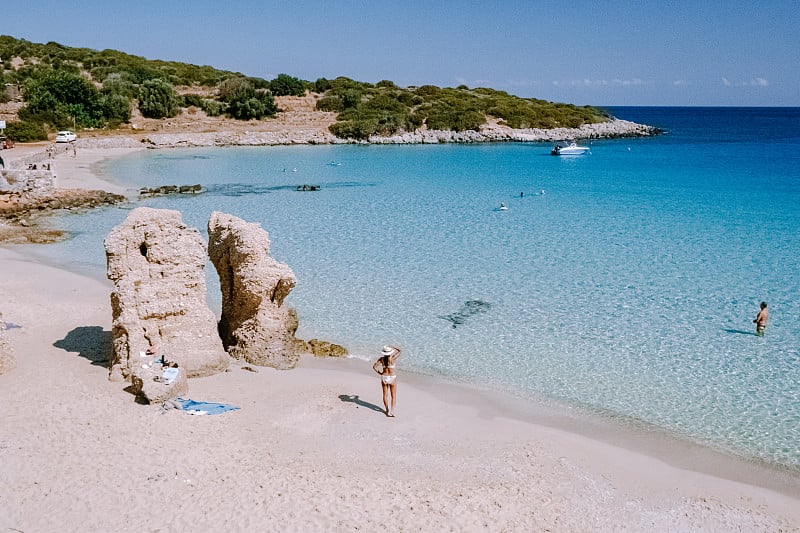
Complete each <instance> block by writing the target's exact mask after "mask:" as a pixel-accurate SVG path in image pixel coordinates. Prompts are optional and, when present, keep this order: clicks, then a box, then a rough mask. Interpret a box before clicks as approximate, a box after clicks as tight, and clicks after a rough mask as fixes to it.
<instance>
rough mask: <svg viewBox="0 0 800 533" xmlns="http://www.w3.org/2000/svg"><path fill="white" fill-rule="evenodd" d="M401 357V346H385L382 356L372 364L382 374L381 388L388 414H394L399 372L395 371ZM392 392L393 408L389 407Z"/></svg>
mask: <svg viewBox="0 0 800 533" xmlns="http://www.w3.org/2000/svg"><path fill="white" fill-rule="evenodd" d="M398 357H400V348H398V347H397V346H384V347H383V350H382V351H381V356H380V357H379V358H378V360H377V361H375V364H374V365H372V369H373V370H374V371H375V372H377V373H378V374H379V375H380V376H381V389H383V406H384V407H386V416H394V404H395V398H396V393H397V374H395V373H394V368H395V361H396V360H397V358H398ZM390 394H391V398H392V400H391V406H392V407H391V409H390V408H389V395H390Z"/></svg>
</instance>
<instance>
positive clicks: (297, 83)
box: [269, 74, 307, 96]
mask: <svg viewBox="0 0 800 533" xmlns="http://www.w3.org/2000/svg"><path fill="white" fill-rule="evenodd" d="M306 85H307V84H306V82H304V81H303V80H301V79H299V78H295V77H294V76H289V75H288V74H278V77H277V78H275V79H274V80H272V81H270V82H269V90H270V91H272V94H273V95H274V96H305V94H306Z"/></svg>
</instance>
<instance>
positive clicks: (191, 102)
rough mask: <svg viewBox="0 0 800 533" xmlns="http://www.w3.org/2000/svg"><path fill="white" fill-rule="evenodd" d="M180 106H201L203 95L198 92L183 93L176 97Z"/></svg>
mask: <svg viewBox="0 0 800 533" xmlns="http://www.w3.org/2000/svg"><path fill="white" fill-rule="evenodd" d="M178 102H179V103H180V106H181V107H190V106H194V107H200V108H202V107H203V97H202V96H200V95H199V94H184V95H183V96H181V97H179V98H178Z"/></svg>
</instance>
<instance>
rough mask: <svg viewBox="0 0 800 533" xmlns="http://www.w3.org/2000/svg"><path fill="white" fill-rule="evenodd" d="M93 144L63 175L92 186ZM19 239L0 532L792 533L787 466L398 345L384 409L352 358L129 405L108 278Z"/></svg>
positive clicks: (8, 302) (798, 489) (5, 378)
mask: <svg viewBox="0 0 800 533" xmlns="http://www.w3.org/2000/svg"><path fill="white" fill-rule="evenodd" d="M119 153H123V152H119ZM119 153H117V152H115V154H116V155H119ZM103 158H104V155H103V154H102V153H98V154H92V153H89V152H88V151H87V152H86V153H79V154H78V157H77V158H75V162H74V166H73V167H71V169H70V170H69V171H67V170H64V167H62V168H61V169H60V170H59V172H60V174H59V180H61V179H62V177H63V180H64V181H67V180H69V181H68V182H69V183H70V185H69V186H70V187H75V186H79V184H82V183H87V184H88V183H94V181H93V180H101V177H98V176H93V175H92V170H93V169H95V170H96V169H97V168H98V167H97V166H96V163H97V162H99V161H101V160H102V159H103ZM66 174H69V175H66ZM31 250H32V248H31V247H24V246H13V247H9V246H7V247H4V248H0V272H2V276H0V312H2V313H3V316H4V319H5V320H6V321H8V322H11V323H13V324H15V325H19V326H21V327H18V328H12V329H10V330H8V334H9V336H10V339H11V342H12V344H13V346H14V347H15V350H16V359H17V367H16V369H14V370H12V371H11V372H9V373H7V374H4V375H0V480H1V481H2V482H1V483H0V530H3V531H24V532H34V531H37V532H38V531H103V532H106V531H353V530H360V531H376V530H386V531H645V530H649V531H725V532H727V531H800V479H798V477H797V476H796V475H791V474H787V473H782V472H778V471H775V470H770V469H768V468H766V467H761V466H758V465H753V464H751V463H748V462H745V461H742V460H737V459H736V458H732V457H728V456H725V455H723V454H720V453H716V452H713V451H710V450H707V449H704V448H700V447H697V446H692V445H689V444H686V443H683V442H680V441H677V440H675V439H672V438H669V437H668V436H666V435H661V434H659V433H658V432H655V431H649V430H641V431H638V432H637V431H635V430H628V429H625V428H624V427H622V426H621V425H615V424H613V423H611V422H604V421H602V420H598V419H595V418H591V417H585V416H583V415H581V414H578V413H572V412H569V411H567V410H564V409H562V410H559V409H553V408H548V407H546V406H543V405H538V404H536V403H534V402H528V401H523V400H520V399H516V398H512V397H508V396H504V395H502V394H499V393H496V392H491V391H485V390H481V389H478V388H470V387H466V386H463V385H458V384H452V383H447V382H445V381H444V380H442V379H435V378H429V377H425V376H418V375H414V374H412V373H409V372H404V370H403V368H402V359H401V360H400V361H399V372H398V373H399V378H398V379H399V382H398V383H399V384H398V392H399V398H398V407H397V417H396V418H387V417H386V416H385V415H384V414H383V413H382V412H381V406H380V404H381V396H380V386H379V382H378V378H377V376H376V375H375V374H373V373H372V371H371V369H370V363H368V362H364V361H359V360H355V359H350V360H323V359H315V358H313V357H307V358H304V359H303V360H302V361H301V364H300V367H299V368H297V369H295V370H291V371H276V370H272V369H268V368H259V369H258V370H259V371H258V372H256V373H253V372H249V371H246V370H244V369H242V368H240V367H239V366H238V365H236V364H234V365H232V367H231V370H230V371H229V372H227V373H224V374H219V375H217V376H213V377H210V378H203V379H194V380H191V382H190V397H191V398H193V399H195V400H204V401H213V402H225V403H231V404H234V405H237V406H239V407H241V409H240V410H237V411H232V412H228V413H225V414H221V415H217V416H208V417H202V416H190V415H188V414H186V413H184V412H181V411H176V410H167V411H164V410H162V409H161V408H160V407H159V406H146V405H139V404H137V403H136V402H135V401H134V397H133V396H132V395H131V394H130V393H128V392H126V391H125V384H122V383H115V382H109V381H108V380H107V370H106V368H105V366H104V360H105V358H106V357H107V355H108V353H109V350H110V345H109V343H110V326H111V308H110V302H109V293H110V291H111V284H110V282H108V281H105V280H97V279H91V278H87V277H83V276H80V275H77V274H74V273H71V272H68V271H65V270H61V269H57V268H53V267H51V266H48V265H46V264H43V263H42V262H41V261H40V260H38V259H36V258H35V256H34V254H33V253H32V251H31ZM378 349H379V346H376V356H377V350H378Z"/></svg>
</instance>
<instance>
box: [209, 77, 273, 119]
mask: <svg viewBox="0 0 800 533" xmlns="http://www.w3.org/2000/svg"><path fill="white" fill-rule="evenodd" d="M219 97H220V100H222V101H223V102H226V103H227V104H228V107H227V110H226V112H227V113H228V115H230V116H231V117H232V118H235V119H239V120H250V119H261V118H264V117H266V116H272V115H274V114H275V113H277V112H278V106H276V105H275V98H274V97H273V96H272V93H271V92H270V91H269V90H268V89H256V88H255V87H254V86H253V80H252V79H250V78H244V77H236V78H230V79H228V80H225V81H224V82H222V83H221V84H220V85H219Z"/></svg>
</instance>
